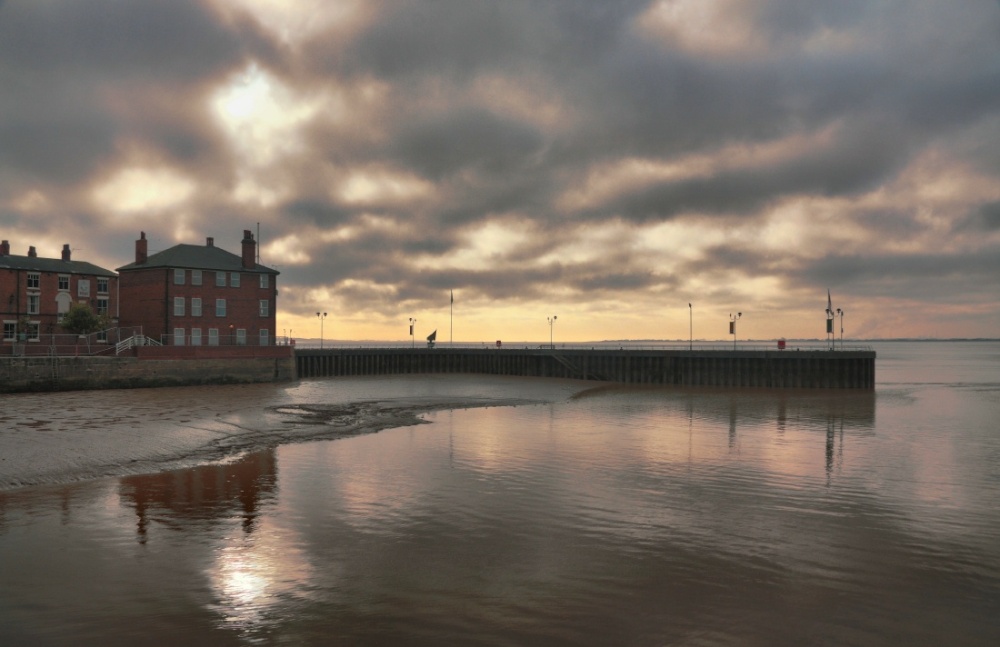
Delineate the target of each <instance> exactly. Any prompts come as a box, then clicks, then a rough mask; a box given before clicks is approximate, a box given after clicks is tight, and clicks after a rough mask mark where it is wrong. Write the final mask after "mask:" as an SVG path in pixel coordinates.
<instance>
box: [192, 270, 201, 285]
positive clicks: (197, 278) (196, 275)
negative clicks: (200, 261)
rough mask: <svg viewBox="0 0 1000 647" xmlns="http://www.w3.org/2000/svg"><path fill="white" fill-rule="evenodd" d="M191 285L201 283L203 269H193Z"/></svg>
mask: <svg viewBox="0 0 1000 647" xmlns="http://www.w3.org/2000/svg"><path fill="white" fill-rule="evenodd" d="M191 285H201V270H191Z"/></svg>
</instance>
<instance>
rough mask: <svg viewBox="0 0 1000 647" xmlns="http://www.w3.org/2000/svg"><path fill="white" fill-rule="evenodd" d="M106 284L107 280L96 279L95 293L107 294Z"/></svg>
mask: <svg viewBox="0 0 1000 647" xmlns="http://www.w3.org/2000/svg"><path fill="white" fill-rule="evenodd" d="M108 284H109V281H108V279H106V278H98V279H97V293H98V294H107V293H108Z"/></svg>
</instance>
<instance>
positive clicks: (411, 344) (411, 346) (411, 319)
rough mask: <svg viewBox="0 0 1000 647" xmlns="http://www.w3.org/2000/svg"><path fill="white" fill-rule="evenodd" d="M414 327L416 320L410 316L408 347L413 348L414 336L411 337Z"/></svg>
mask: <svg viewBox="0 0 1000 647" xmlns="http://www.w3.org/2000/svg"><path fill="white" fill-rule="evenodd" d="M416 327H417V320H416V319H414V318H413V317H410V348H415V347H416V346H415V343H414V337H413V332H414V329H415V328H416Z"/></svg>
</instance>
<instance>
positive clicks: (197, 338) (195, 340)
mask: <svg viewBox="0 0 1000 647" xmlns="http://www.w3.org/2000/svg"><path fill="white" fill-rule="evenodd" d="M191 345H192V346H201V328H192V329H191Z"/></svg>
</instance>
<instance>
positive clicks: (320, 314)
mask: <svg viewBox="0 0 1000 647" xmlns="http://www.w3.org/2000/svg"><path fill="white" fill-rule="evenodd" d="M316 316H317V317H319V347H320V350H322V349H323V321H325V320H326V313H325V312H322V313H321V312H317V313H316Z"/></svg>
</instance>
